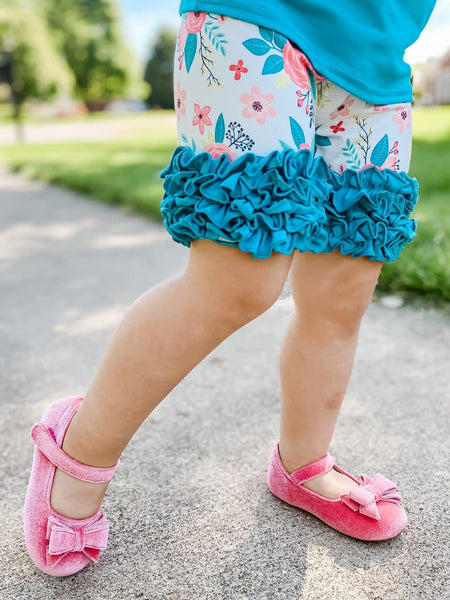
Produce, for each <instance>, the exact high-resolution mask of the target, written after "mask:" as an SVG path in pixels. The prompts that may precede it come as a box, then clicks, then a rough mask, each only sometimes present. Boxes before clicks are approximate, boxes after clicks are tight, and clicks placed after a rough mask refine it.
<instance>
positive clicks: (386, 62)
mask: <svg viewBox="0 0 450 600" xmlns="http://www.w3.org/2000/svg"><path fill="white" fill-rule="evenodd" d="M435 3H436V0H389V1H386V2H380V1H379V0H359V1H356V0H258V1H257V2H256V1H254V2H251V1H249V0H245V1H239V0H228V1H224V0H181V5H180V14H183V13H185V12H188V11H205V12H211V13H215V14H220V15H224V16H228V17H233V18H235V19H240V20H241V21H247V22H250V23H254V24H255V25H259V26H261V27H265V28H267V29H274V30H275V31H277V32H279V33H281V34H283V35H284V36H286V37H287V38H289V39H290V40H291V41H292V42H294V43H295V44H296V45H297V46H298V47H299V48H300V49H301V50H302V51H303V52H304V53H305V54H306V56H307V57H308V58H309V60H310V61H311V63H312V65H313V67H314V68H315V69H316V71H318V72H319V73H320V74H321V75H323V76H324V77H326V78H327V79H329V80H330V81H331V82H333V83H335V84H337V85H339V86H340V87H342V88H343V89H345V90H347V91H348V92H350V93H351V94H353V95H355V96H357V97H358V98H361V99H362V100H365V101H366V102H369V103H370V104H395V103H398V102H410V101H412V87H411V83H410V79H411V68H410V66H409V65H408V64H407V63H405V61H404V59H403V55H404V52H405V50H406V48H407V47H408V46H410V45H411V44H412V43H414V42H415V41H416V39H417V38H418V37H419V35H420V33H421V31H422V30H423V28H424V27H425V25H426V23H427V21H428V19H429V18H430V15H431V12H432V10H433V8H434V5H435Z"/></svg>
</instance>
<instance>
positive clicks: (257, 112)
mask: <svg viewBox="0 0 450 600" xmlns="http://www.w3.org/2000/svg"><path fill="white" fill-rule="evenodd" d="M240 101H241V102H242V103H243V104H246V105H247V106H246V107H245V108H244V110H243V112H242V114H243V115H244V117H245V118H246V119H251V118H252V117H255V119H256V122H257V123H258V124H259V125H264V123H265V122H266V117H276V116H277V113H276V112H275V109H274V108H273V106H270V103H271V102H273V95H272V94H262V93H261V91H260V89H259V87H258V86H256V85H254V86H252V93H251V94H241V97H240Z"/></svg>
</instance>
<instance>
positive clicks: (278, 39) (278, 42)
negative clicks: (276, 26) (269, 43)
mask: <svg viewBox="0 0 450 600" xmlns="http://www.w3.org/2000/svg"><path fill="white" fill-rule="evenodd" d="M286 41H287V40H286V38H285V37H284V35H281V34H280V33H276V32H275V35H274V36H273V43H274V44H275V46H276V47H277V48H279V49H280V50H283V48H284V47H285V45H286Z"/></svg>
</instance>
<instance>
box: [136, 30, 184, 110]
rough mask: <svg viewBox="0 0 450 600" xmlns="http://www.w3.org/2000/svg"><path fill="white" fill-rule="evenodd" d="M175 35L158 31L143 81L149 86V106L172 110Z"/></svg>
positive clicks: (170, 31)
mask: <svg viewBox="0 0 450 600" xmlns="http://www.w3.org/2000/svg"><path fill="white" fill-rule="evenodd" d="M176 40H177V33H176V32H175V31H173V30H171V29H164V30H162V31H160V33H159V35H158V38H157V39H156V42H155V45H154V47H153V52H152V56H151V58H150V60H149V61H148V62H147V65H146V68H145V74H144V79H145V81H146V82H147V83H148V84H150V86H151V94H150V96H149V99H148V103H149V104H150V106H160V107H161V108H173V107H174V103H173V63H174V53H175V44H176Z"/></svg>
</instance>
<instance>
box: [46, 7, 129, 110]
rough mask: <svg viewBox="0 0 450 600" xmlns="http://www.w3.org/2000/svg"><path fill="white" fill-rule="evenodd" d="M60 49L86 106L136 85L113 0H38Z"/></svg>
mask: <svg viewBox="0 0 450 600" xmlns="http://www.w3.org/2000/svg"><path fill="white" fill-rule="evenodd" d="M40 5H41V6H42V10H43V12H44V14H45V15H46V18H47V20H48V23H49V26H50V28H51V30H52V32H53V36H54V39H55V42H56V45H57V48H58V49H59V51H60V52H61V53H62V54H63V55H64V57H65V59H66V61H67V63H68V65H69V66H70V68H71V70H72V71H73V73H74V76H75V86H74V93H75V95H76V96H77V97H78V98H80V99H81V100H83V101H84V102H85V103H86V105H87V106H88V108H90V109H95V108H102V107H103V106H104V105H105V104H106V103H107V102H108V101H109V100H111V99H112V98H114V97H117V96H124V95H126V93H127V92H128V90H129V89H130V87H131V86H134V88H136V84H137V80H138V73H137V67H136V64H135V61H134V58H133V56H132V54H131V52H130V50H129V49H128V48H127V47H126V45H125V43H124V41H123V39H122V34H121V30H120V27H119V15H118V12H117V4H116V2H115V1H114V0H41V3H40Z"/></svg>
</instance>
